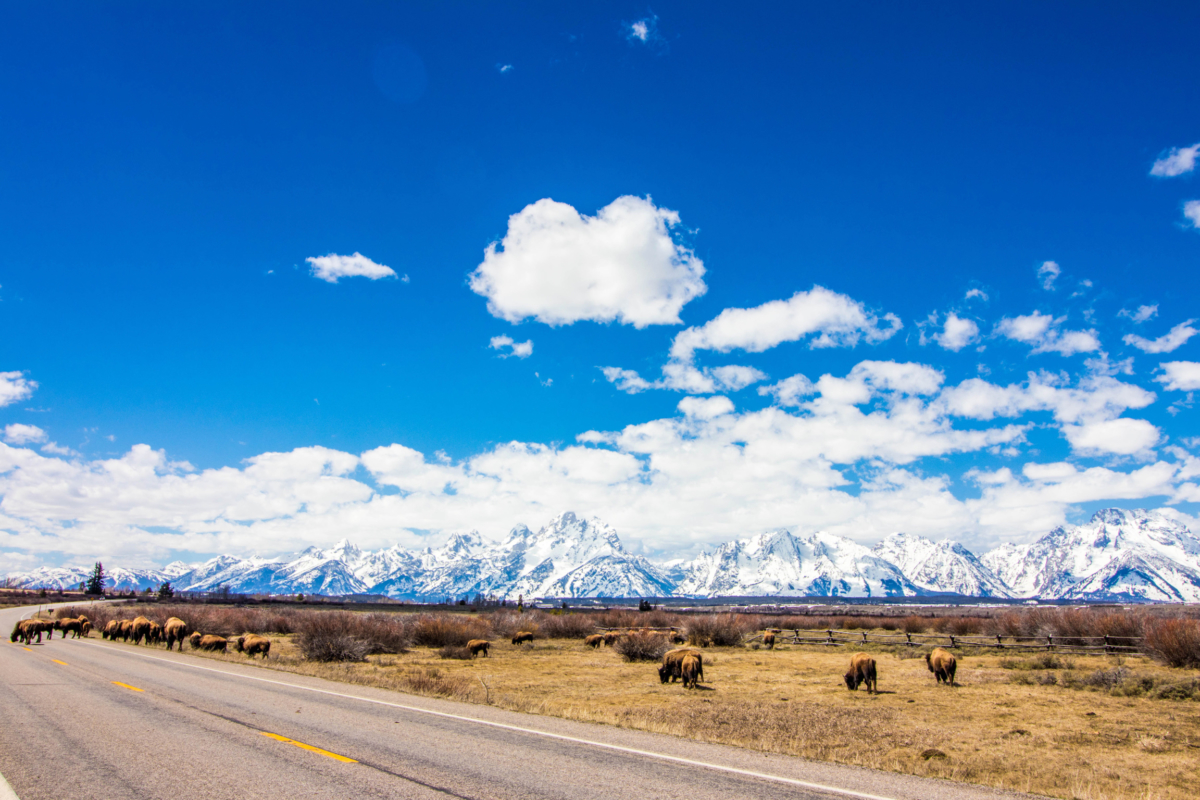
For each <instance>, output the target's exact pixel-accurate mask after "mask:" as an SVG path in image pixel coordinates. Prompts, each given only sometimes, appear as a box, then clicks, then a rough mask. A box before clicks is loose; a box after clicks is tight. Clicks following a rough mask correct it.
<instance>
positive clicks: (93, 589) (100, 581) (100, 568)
mask: <svg viewBox="0 0 1200 800" xmlns="http://www.w3.org/2000/svg"><path fill="white" fill-rule="evenodd" d="M87 593H88V594H104V565H103V564H101V563H100V562H99V561H97V562H96V566H94V567H92V576H91V577H90V578H88V582H87Z"/></svg>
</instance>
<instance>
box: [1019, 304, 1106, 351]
mask: <svg viewBox="0 0 1200 800" xmlns="http://www.w3.org/2000/svg"><path fill="white" fill-rule="evenodd" d="M1065 321H1066V317H1059V318H1057V319H1055V318H1054V317H1052V316H1050V315H1049V314H1042V313H1041V312H1038V311H1034V312H1033V313H1032V314H1025V315H1022V316H1017V317H1005V318H1004V319H1002V320H1000V322H999V323H997V324H996V333H997V334H998V335H1000V336H1003V337H1005V338H1007V339H1012V340H1013V341H1014V342H1021V343H1023V344H1028V345H1032V346H1033V350H1032V353H1058V354H1059V355H1064V356H1070V355H1075V354H1076V353H1092V352H1095V351H1096V350H1099V349H1100V339H1099V338H1098V337H1097V336H1096V332H1095V331H1094V330H1086V331H1068V330H1062V328H1061V327H1060V326H1061V325H1062V323H1063V322H1065Z"/></svg>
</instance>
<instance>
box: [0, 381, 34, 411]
mask: <svg viewBox="0 0 1200 800" xmlns="http://www.w3.org/2000/svg"><path fill="white" fill-rule="evenodd" d="M37 388H38V385H37V381H31V380H29V379H28V378H26V377H24V373H22V372H0V408H3V407H4V406H9V405H12V404H13V403H16V402H17V401H19V400H25V399H26V398H28V397H31V396H32V395H33V392H34V390H35V389H37Z"/></svg>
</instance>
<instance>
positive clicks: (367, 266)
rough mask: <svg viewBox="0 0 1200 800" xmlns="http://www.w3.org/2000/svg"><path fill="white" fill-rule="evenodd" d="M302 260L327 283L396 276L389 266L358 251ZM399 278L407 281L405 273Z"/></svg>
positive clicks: (375, 279) (315, 274)
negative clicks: (340, 279) (340, 280)
mask: <svg viewBox="0 0 1200 800" xmlns="http://www.w3.org/2000/svg"><path fill="white" fill-rule="evenodd" d="M304 260H305V261H307V262H308V263H309V264H311V265H312V275H313V277H314V278H319V279H320V280H323V281H326V282H328V283H337V282H338V279H339V278H369V279H370V280H373V281H377V280H379V279H380V278H395V277H397V276H396V271H395V270H394V269H392V268H391V267H388V266H385V265H383V264H378V263H376V262H374V261H372V260H371V259H369V258H367V257H366V256H364V255H363V254H362V253H359V252H355V253H354V255H352V256H339V255H338V254H337V253H330V254H329V255H327V256H314V257H312V258H306V259H304ZM401 280H402V281H403V282H404V283H408V276H407V275H405V276H404V277H403V278H401Z"/></svg>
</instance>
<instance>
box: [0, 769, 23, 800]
mask: <svg viewBox="0 0 1200 800" xmlns="http://www.w3.org/2000/svg"><path fill="white" fill-rule="evenodd" d="M0 800H21V798H19V797H17V793H16V792H14V791H13V788H12V786H10V785H9V783H8V781H6V780H5V779H4V776H3V775H0Z"/></svg>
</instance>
